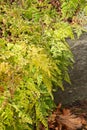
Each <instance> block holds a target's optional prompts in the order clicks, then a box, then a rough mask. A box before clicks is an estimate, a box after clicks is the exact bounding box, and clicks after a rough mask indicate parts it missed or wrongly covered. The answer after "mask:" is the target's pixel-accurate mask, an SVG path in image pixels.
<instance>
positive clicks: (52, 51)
mask: <svg viewBox="0 0 87 130" xmlns="http://www.w3.org/2000/svg"><path fill="white" fill-rule="evenodd" d="M61 7H63V4H62V6H61ZM70 9H71V8H70ZM65 12H66V11H65ZM84 12H85V13H86V8H85V9H84ZM62 15H63V18H64V16H65V17H66V15H65V13H64V9H63V8H62ZM67 37H70V38H74V35H73V31H72V26H70V24H69V23H68V22H67V21H66V22H64V21H63V20H62V17H61V15H58V13H57V11H56V10H55V8H54V7H53V5H52V4H51V3H50V1H47V0H25V1H24V0H20V1H17V0H1V1H0V120H1V122H0V129H1V130H4V129H5V130H10V129H11V130H35V129H37V130H38V129H39V124H40V123H42V124H43V125H44V126H45V127H46V129H48V125H47V116H48V115H49V113H50V110H51V109H52V108H53V107H54V103H53V95H52V91H53V89H54V88H55V87H54V86H59V87H61V88H62V90H63V89H64V87H63V80H65V81H67V82H69V83H70V79H69V75H68V67H69V66H72V63H73V56H72V53H71V51H70V48H69V46H68V44H67V43H66V41H65V39H66V38H67Z"/></svg>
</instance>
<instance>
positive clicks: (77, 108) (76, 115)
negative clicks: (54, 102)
mask: <svg viewBox="0 0 87 130" xmlns="http://www.w3.org/2000/svg"><path fill="white" fill-rule="evenodd" d="M48 126H49V130H87V100H83V101H75V102H74V103H72V104H70V105H66V106H62V105H61V104H59V105H58V106H57V108H56V110H54V111H53V113H52V115H51V116H50V117H49V118H48ZM41 130H45V129H44V127H43V126H41Z"/></svg>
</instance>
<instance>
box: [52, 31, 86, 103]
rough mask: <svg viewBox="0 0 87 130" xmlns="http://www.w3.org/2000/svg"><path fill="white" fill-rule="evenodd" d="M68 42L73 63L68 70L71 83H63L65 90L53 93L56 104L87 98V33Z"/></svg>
mask: <svg viewBox="0 0 87 130" xmlns="http://www.w3.org/2000/svg"><path fill="white" fill-rule="evenodd" d="M68 43H69V45H70V47H71V50H72V52H73V55H74V59H75V63H74V67H73V69H72V70H71V69H70V71H69V73H70V79H71V83H72V84H71V85H69V84H67V83H65V84H64V86H65V90H64V91H61V89H60V88H58V91H57V92H56V93H54V98H55V102H56V104H58V103H59V102H62V104H70V103H72V102H74V101H76V100H83V99H87V33H85V34H83V35H82V36H81V37H80V39H75V40H70V39H68Z"/></svg>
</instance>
